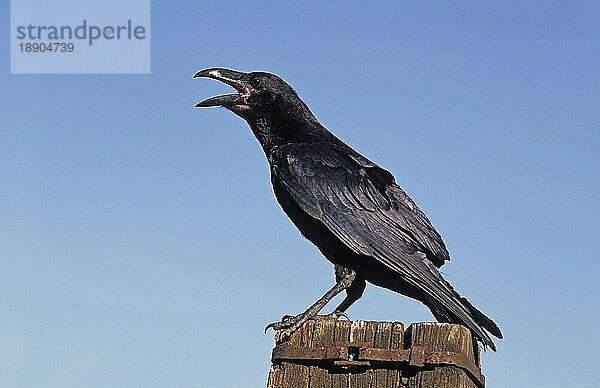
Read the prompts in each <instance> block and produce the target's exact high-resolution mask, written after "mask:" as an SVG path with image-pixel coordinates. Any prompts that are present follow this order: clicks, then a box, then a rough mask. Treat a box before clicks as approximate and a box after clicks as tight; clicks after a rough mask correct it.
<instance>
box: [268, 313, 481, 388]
mask: <svg viewBox="0 0 600 388" xmlns="http://www.w3.org/2000/svg"><path fill="white" fill-rule="evenodd" d="M276 338H278V335H277V333H276ZM484 386H485V380H484V377H483V375H482V374H481V371H480V364H479V349H478V347H477V344H476V343H473V340H472V338H471V332H470V331H469V330H468V329H466V328H465V327H463V326H461V325H456V324H449V323H428V322H426V323H415V324H412V325H410V326H409V327H408V329H407V330H406V331H405V330H404V325H403V324H402V323H400V322H371V321H345V320H334V319H317V320H313V321H309V322H307V323H306V324H305V325H304V326H303V327H302V328H301V329H300V330H298V331H297V332H295V333H294V334H293V335H292V336H291V337H290V338H289V339H288V340H287V341H285V342H278V343H277V345H276V346H275V348H274V349H273V354H272V366H271V370H270V373H269V381H268V384H267V388H310V387H319V388H342V387H344V388H348V387H349V388H363V387H364V388H391V387H395V388H400V387H411V388H444V387H445V388H483V387H484Z"/></svg>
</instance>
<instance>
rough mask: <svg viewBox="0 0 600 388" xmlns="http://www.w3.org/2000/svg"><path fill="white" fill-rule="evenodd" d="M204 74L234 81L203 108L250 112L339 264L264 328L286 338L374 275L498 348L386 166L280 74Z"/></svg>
mask: <svg viewBox="0 0 600 388" xmlns="http://www.w3.org/2000/svg"><path fill="white" fill-rule="evenodd" d="M197 77H207V78H213V79H216V80H218V81H221V82H224V83H226V84H227V85H230V86H232V87H233V88H235V89H236V91H237V93H233V94H226V95H222V96H217V97H212V98H209V99H207V100H205V101H202V102H200V103H198V104H197V105H196V107H211V106H222V107H225V108H227V109H228V110H230V111H232V112H233V113H235V114H236V115H238V116H240V117H241V118H243V119H244V120H246V122H247V123H248V125H249V126H250V128H251V129H252V132H253V133H254V135H255V136H256V138H257V139H258V142H259V143H260V145H261V147H262V149H263V151H264V152H265V155H266V157H267V159H268V161H269V166H270V169H271V182H272V184H273V191H274V193H275V197H276V198H277V201H278V202H279V204H280V205H281V207H282V208H283V210H284V212H285V213H286V214H287V215H288V217H289V218H290V219H291V220H292V222H293V223H294V225H296V227H297V228H298V229H299V230H300V232H301V233H302V234H303V235H304V236H305V237H306V238H307V239H309V240H310V241H311V242H312V243H313V244H315V245H316V246H317V248H318V249H319V250H320V251H321V253H322V254H323V255H324V256H325V257H326V258H327V259H328V260H329V261H331V262H332V263H333V264H334V265H335V275H336V285H335V286H334V287H333V288H331V289H330V290H329V291H327V293H325V295H323V297H321V299H319V300H318V301H317V302H315V303H314V304H313V305H312V306H310V307H309V308H308V309H307V310H306V311H305V312H304V313H302V314H298V315H296V316H286V317H284V318H283V319H282V321H281V322H276V323H272V324H270V325H269V326H267V328H269V327H273V328H274V329H276V330H283V332H282V335H283V337H284V338H285V337H287V336H289V335H290V334H291V333H293V332H294V331H295V330H297V329H298V328H300V327H301V326H302V325H303V324H304V323H305V322H306V321H307V320H309V319H314V318H316V317H317V316H318V315H317V314H318V313H319V311H320V310H321V309H322V308H323V307H324V306H325V305H326V304H327V303H328V302H329V301H330V300H331V299H332V298H333V297H334V296H336V295H337V294H339V293H340V292H342V291H343V290H346V298H345V299H344V300H343V301H342V302H341V303H340V305H339V306H337V308H336V309H335V310H334V312H333V313H332V314H330V315H329V316H333V317H339V316H340V315H344V311H346V309H347V308H348V307H350V305H351V304H352V303H354V302H355V301H356V300H357V299H358V298H360V297H361V295H362V293H363V291H364V289H365V286H366V283H365V281H369V282H370V283H373V284H375V285H377V286H380V287H385V288H387V289H389V290H392V291H395V292H398V293H400V294H403V295H406V296H408V297H410V298H413V299H416V300H418V301H421V302H422V303H424V304H425V305H426V306H427V307H429V309H430V310H431V312H432V313H433V315H434V316H435V318H436V319H437V320H438V321H440V322H451V323H459V324H462V325H464V326H466V327H468V328H469V329H470V330H471V332H472V333H473V334H474V336H475V338H477V339H479V340H480V341H481V342H482V343H483V344H484V345H486V346H489V347H490V348H492V349H493V350H496V348H495V346H494V343H493V342H492V339H491V338H490V336H489V334H492V335H494V336H496V337H498V338H502V333H501V332H500V329H499V328H498V326H497V325H496V324H495V323H494V322H493V321H492V320H491V319H489V318H488V317H486V316H485V315H484V314H483V313H482V312H480V311H479V310H477V309H476V308H475V307H474V306H473V305H472V304H471V303H470V302H469V301H467V299H465V298H463V297H461V296H460V295H459V294H458V293H457V292H456V291H455V290H454V289H453V288H452V286H451V285H450V284H449V283H448V282H447V281H446V280H444V278H442V276H441V275H440V273H439V272H438V268H439V267H441V266H442V265H443V264H444V262H445V261H446V260H449V259H450V256H449V254H448V251H447V249H446V246H445V245H444V242H443V241H442V238H441V237H440V235H439V234H438V232H437V231H436V230H435V229H434V228H433V226H432V225H431V222H429V220H428V219H427V217H426V216H425V214H423V212H422V211H421V210H420V209H419V208H418V207H417V205H416V204H415V203H414V202H413V201H412V200H411V199H410V197H409V196H408V195H407V194H406V193H405V192H404V191H403V190H402V189H401V188H400V186H398V185H397V184H396V182H395V180H394V176H393V175H392V174H391V173H390V172H389V171H387V170H385V169H383V168H381V167H379V166H378V165H377V164H375V163H373V162H371V161H370V160H369V159H367V158H365V157H364V156H362V155H361V154H359V153H358V152H356V151H355V150H354V149H352V148H351V147H350V146H348V145H347V144H345V143H344V142H342V141H341V140H340V139H338V138H337V137H336V136H334V135H333V134H332V133H331V132H329V131H328V130H327V129H326V128H325V127H324V126H323V125H321V124H320V123H319V121H318V120H317V119H316V117H315V116H314V115H313V114H312V112H311V111H310V109H309V108H308V106H307V105H306V104H305V103H304V102H303V101H302V100H301V99H300V98H299V97H298V95H297V94H296V92H295V91H294V90H293V89H292V88H291V87H290V86H289V85H288V84H287V83H286V82H284V81H283V80H282V79H281V78H279V77H278V76H276V75H274V74H270V73H264V72H251V73H243V72H239V71H234V70H229V69H220V68H212V69H206V70H202V71H199V72H198V73H196V75H194V78H197ZM488 332H489V334H488Z"/></svg>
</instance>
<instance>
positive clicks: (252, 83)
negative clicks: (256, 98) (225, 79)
mask: <svg viewBox="0 0 600 388" xmlns="http://www.w3.org/2000/svg"><path fill="white" fill-rule="evenodd" d="M248 83H249V84H250V86H252V87H253V88H254V89H260V78H250V80H249V81H248Z"/></svg>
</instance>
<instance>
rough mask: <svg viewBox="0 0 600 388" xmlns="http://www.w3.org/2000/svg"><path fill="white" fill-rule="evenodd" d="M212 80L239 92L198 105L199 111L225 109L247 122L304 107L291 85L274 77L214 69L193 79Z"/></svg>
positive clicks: (200, 72) (203, 72)
mask: <svg viewBox="0 0 600 388" xmlns="http://www.w3.org/2000/svg"><path fill="white" fill-rule="evenodd" d="M198 77H206V78H213V79H216V80H218V81H221V82H223V83H226V84H227V85H229V86H232V87H233V88H234V89H235V90H237V93H233V94H225V95H222V96H216V97H212V98H209V99H207V100H204V101H202V102H200V103H198V104H196V107H197V108H203V107H211V106H222V107H225V108H227V109H229V110H230V111H232V112H233V113H235V114H237V115H238V116H241V117H242V118H244V119H249V118H253V117H254V116H263V115H267V114H268V115H272V114H275V113H277V114H281V113H283V112H282V111H285V110H289V109H290V108H293V107H295V106H298V107H300V106H304V103H303V102H302V101H301V100H300V98H298V95H297V94H296V92H294V90H293V89H292V87H291V86H290V85H288V84H287V83H285V81H283V80H282V79H281V78H279V77H278V76H276V75H275V74H270V73H264V72H252V73H243V72H240V71H235V70H229V69H219V68H212V69H206V70H202V71H199V72H197V73H196V74H195V75H194V78H198Z"/></svg>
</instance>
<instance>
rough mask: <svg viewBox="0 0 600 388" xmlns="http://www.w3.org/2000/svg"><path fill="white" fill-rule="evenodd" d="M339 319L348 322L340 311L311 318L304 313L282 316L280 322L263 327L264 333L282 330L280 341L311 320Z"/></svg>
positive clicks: (348, 318)
mask: <svg viewBox="0 0 600 388" xmlns="http://www.w3.org/2000/svg"><path fill="white" fill-rule="evenodd" d="M340 317H344V318H346V319H347V320H350V317H349V316H348V314H346V313H344V312H341V311H334V312H332V313H331V314H325V315H313V316H310V314H307V313H306V312H304V313H302V314H298V315H284V316H283V318H281V321H279V322H272V323H269V324H268V325H267V326H266V327H265V333H266V332H267V331H268V330H269V329H273V330H275V331H278V330H284V331H283V332H282V333H281V334H280V339H286V338H289V337H290V336H291V335H292V334H293V333H294V332H295V331H296V330H298V329H299V328H300V327H302V325H304V323H306V321H309V320H311V319H338V318H340Z"/></svg>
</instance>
